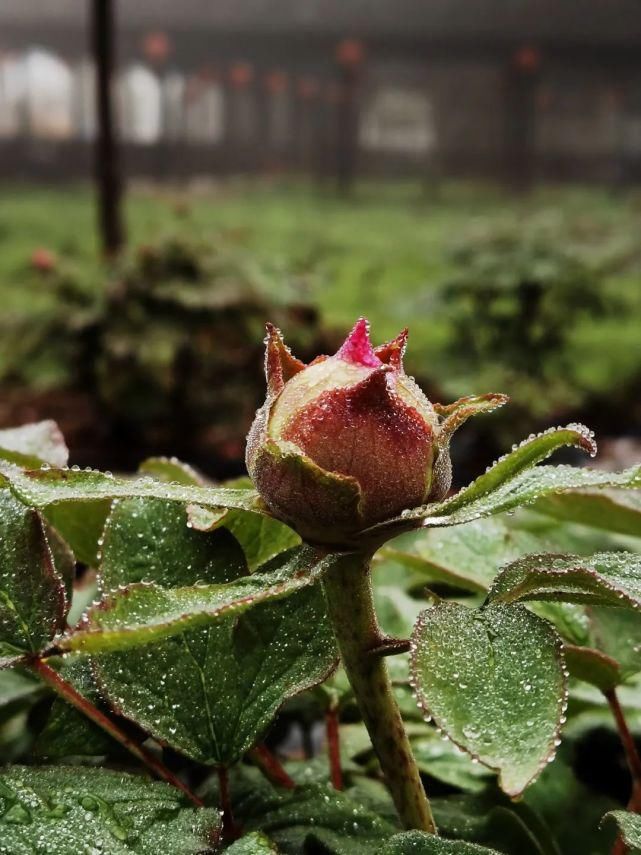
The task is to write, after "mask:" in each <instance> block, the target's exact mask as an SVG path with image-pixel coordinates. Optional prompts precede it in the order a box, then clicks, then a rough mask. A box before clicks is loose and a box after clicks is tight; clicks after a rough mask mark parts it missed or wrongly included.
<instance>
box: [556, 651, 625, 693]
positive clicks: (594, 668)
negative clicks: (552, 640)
mask: <svg viewBox="0 0 641 855" xmlns="http://www.w3.org/2000/svg"><path fill="white" fill-rule="evenodd" d="M563 650H564V653H565V664H566V665H567V669H568V671H569V672H570V675H571V676H572V677H575V678H576V679H577V680H583V682H584V683H590V685H592V686H596V687H597V689H601V691H602V692H607V691H608V690H609V689H614V688H615V687H616V686H618V685H619V684H620V683H621V682H622V675H621V666H620V665H619V663H618V662H617V661H616V660H615V659H612V657H611V656H608V655H607V654H605V653H603V652H602V651H600V650H594V649H593V648H591V647H577V646H576V645H574V644H565V645H564V647H563Z"/></svg>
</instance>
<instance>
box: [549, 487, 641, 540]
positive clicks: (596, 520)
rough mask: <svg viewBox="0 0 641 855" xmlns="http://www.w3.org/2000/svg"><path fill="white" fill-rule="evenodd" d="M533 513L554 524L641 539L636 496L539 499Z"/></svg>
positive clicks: (640, 503) (580, 493) (581, 493)
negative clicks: (558, 522)
mask: <svg viewBox="0 0 641 855" xmlns="http://www.w3.org/2000/svg"><path fill="white" fill-rule="evenodd" d="M532 510H534V511H536V512H537V513H542V514H546V515H547V516H550V517H553V518H554V519H555V520H563V521H564V522H572V523H579V524H580V525H587V526H592V527H594V528H599V529H603V530H604V531H610V532H614V533H616V534H624V535H632V536H633V537H641V497H640V496H639V495H638V494H636V493H627V494H626V493H623V492H620V491H610V492H590V491H587V490H575V491H574V492H571V493H559V494H557V495H555V496H547V497H546V498H544V499H540V500H539V501H537V502H535V504H534V505H533V506H532Z"/></svg>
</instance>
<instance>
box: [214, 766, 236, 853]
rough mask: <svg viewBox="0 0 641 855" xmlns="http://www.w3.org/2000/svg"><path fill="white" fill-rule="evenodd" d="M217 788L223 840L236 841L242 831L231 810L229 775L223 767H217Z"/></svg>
mask: <svg viewBox="0 0 641 855" xmlns="http://www.w3.org/2000/svg"><path fill="white" fill-rule="evenodd" d="M216 771H217V772H218V786H219V790H220V809H221V810H222V812H223V837H224V838H225V840H238V838H239V837H240V836H241V834H242V831H241V829H240V826H238V825H236V820H235V819H234V813H233V811H232V808H231V794H230V792H229V773H228V771H227V768H226V767H225V766H218V768H217V769H216Z"/></svg>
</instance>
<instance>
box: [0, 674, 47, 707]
mask: <svg viewBox="0 0 641 855" xmlns="http://www.w3.org/2000/svg"><path fill="white" fill-rule="evenodd" d="M42 691H43V685H42V682H41V681H40V680H39V679H38V678H37V677H35V676H34V675H33V674H32V673H31V672H30V671H27V670H24V671H23V670H21V669H19V668H11V669H10V670H9V669H7V670H4V671H0V710H1V709H2V708H3V707H7V706H9V705H10V704H14V703H16V702H17V701H22V700H25V699H28V698H31V697H32V696H33V695H40V694H42Z"/></svg>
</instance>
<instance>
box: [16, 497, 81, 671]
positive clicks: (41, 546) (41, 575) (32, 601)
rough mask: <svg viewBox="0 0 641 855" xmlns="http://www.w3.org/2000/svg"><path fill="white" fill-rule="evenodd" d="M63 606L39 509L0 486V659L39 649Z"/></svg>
mask: <svg viewBox="0 0 641 855" xmlns="http://www.w3.org/2000/svg"><path fill="white" fill-rule="evenodd" d="M66 608H67V598H66V592H65V584H64V580H63V579H62V577H61V576H60V574H59V573H58V572H57V570H56V567H55V566H54V561H53V555H52V553H51V550H50V548H49V544H48V542H47V536H46V532H45V527H44V525H43V522H42V519H41V517H40V515H39V514H38V513H37V511H34V510H31V509H30V508H26V507H25V506H24V505H22V504H21V503H20V502H19V501H17V499H15V498H14V497H13V496H12V495H11V493H9V492H8V491H7V490H3V489H0V659H2V657H3V656H4V657H7V658H11V657H14V656H20V655H21V654H22V653H37V652H39V651H40V650H41V649H42V648H43V647H45V646H46V645H47V644H48V643H49V642H50V641H51V639H52V638H53V637H54V635H55V634H56V632H58V631H60V630H61V629H62V628H63V626H64V618H65V614H66Z"/></svg>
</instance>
